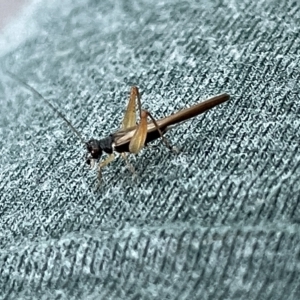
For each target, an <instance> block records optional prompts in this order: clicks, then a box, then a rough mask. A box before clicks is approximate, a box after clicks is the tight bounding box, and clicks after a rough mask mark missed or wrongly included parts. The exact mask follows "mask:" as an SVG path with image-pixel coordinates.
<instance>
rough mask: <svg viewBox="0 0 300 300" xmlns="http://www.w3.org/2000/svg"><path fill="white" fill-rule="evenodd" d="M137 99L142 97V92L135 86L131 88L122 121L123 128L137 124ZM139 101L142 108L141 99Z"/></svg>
mask: <svg viewBox="0 0 300 300" xmlns="http://www.w3.org/2000/svg"><path fill="white" fill-rule="evenodd" d="M136 99H140V94H139V90H138V88H137V87H136V86H133V87H131V90H130V96H129V102H128V105H127V108H126V111H125V115H124V119H123V122H122V129H127V128H129V127H132V126H135V125H136ZM138 102H139V109H140V101H138Z"/></svg>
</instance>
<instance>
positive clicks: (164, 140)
mask: <svg viewBox="0 0 300 300" xmlns="http://www.w3.org/2000/svg"><path fill="white" fill-rule="evenodd" d="M146 113H147V115H148V116H149V117H150V119H151V120H152V122H153V124H154V125H155V128H156V130H157V131H158V133H159V135H160V137H161V139H162V141H163V143H164V144H165V146H166V147H167V148H168V149H170V150H171V151H174V152H176V153H177V152H179V151H178V149H177V148H175V147H172V145H171V144H170V142H169V140H168V139H167V138H166V137H164V136H163V133H162V131H161V130H160V128H159V126H158V124H157V122H156V121H155V119H154V118H153V117H152V115H151V113H150V112H149V111H147V112H146Z"/></svg>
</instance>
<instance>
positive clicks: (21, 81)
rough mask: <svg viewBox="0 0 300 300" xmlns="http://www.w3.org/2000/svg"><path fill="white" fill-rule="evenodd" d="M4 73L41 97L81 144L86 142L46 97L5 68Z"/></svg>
mask: <svg viewBox="0 0 300 300" xmlns="http://www.w3.org/2000/svg"><path fill="white" fill-rule="evenodd" d="M6 73H7V74H8V75H9V76H10V77H11V78H13V79H14V80H16V81H18V82H19V83H21V84H22V85H23V86H24V87H25V88H27V89H28V90H29V91H31V92H32V93H33V94H34V95H36V96H37V97H39V98H40V99H42V100H43V101H44V102H45V103H46V104H47V105H48V106H49V107H50V108H52V109H53V110H54V111H55V112H56V113H57V114H58V115H59V116H60V117H61V118H62V119H63V120H64V121H65V122H66V123H67V124H68V125H69V127H70V128H71V129H72V131H73V132H74V133H75V134H76V135H77V137H78V138H79V139H80V141H81V142H82V143H83V144H86V143H85V141H84V139H83V138H82V136H81V134H80V133H79V131H78V130H77V129H76V128H75V127H74V126H73V125H72V124H71V122H70V121H69V120H68V119H67V118H66V117H65V116H64V115H63V114H62V113H61V112H60V111H59V110H58V109H57V108H56V107H55V106H53V104H51V102H49V101H48V100H47V99H45V98H44V97H43V96H42V95H41V94H40V93H39V92H38V91H37V90H36V89H34V88H33V87H31V86H30V85H29V84H27V83H26V82H25V81H23V80H22V79H21V78H19V77H18V76H17V75H16V74H14V73H12V72H10V71H8V70H6Z"/></svg>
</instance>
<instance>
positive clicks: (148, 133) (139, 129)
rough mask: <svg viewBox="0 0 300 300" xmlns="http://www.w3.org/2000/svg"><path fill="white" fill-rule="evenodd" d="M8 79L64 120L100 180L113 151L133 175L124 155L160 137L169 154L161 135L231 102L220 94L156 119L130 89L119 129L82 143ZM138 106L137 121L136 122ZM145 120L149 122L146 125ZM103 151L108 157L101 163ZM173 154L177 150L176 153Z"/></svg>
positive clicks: (23, 82)
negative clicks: (64, 124)
mask: <svg viewBox="0 0 300 300" xmlns="http://www.w3.org/2000/svg"><path fill="white" fill-rule="evenodd" d="M6 72H7V73H8V75H9V76H10V77H12V78H13V79H15V80H16V81H17V82H19V83H21V84H22V85H23V86H24V87H25V88H26V89H27V90H29V91H31V92H32V93H33V94H34V95H36V96H37V97H38V98H40V99H41V100H42V101H44V103H46V104H47V105H48V106H49V107H50V108H51V109H52V110H53V111H54V112H56V113H57V114H58V116H59V117H60V118H61V119H63V120H64V121H65V122H66V123H67V125H68V126H69V127H70V129H71V130H72V131H73V132H74V133H75V135H76V136H77V137H78V138H79V140H80V141H81V142H82V143H83V144H84V145H85V147H86V149H87V153H86V163H87V164H88V165H89V166H90V167H91V168H93V167H94V165H95V163H98V179H99V181H101V178H102V175H101V174H102V172H101V171H102V169H103V168H104V167H105V166H106V165H108V164H109V163H110V162H112V161H113V160H114V159H115V155H114V152H117V153H120V155H121V156H122V157H123V158H124V159H125V161H126V164H127V166H128V168H129V169H130V171H131V172H132V173H135V170H134V167H133V166H132V165H131V163H130V162H129V161H128V158H127V153H129V154H130V153H132V154H137V153H138V152H140V151H141V149H143V148H144V147H146V146H147V145H148V144H149V143H151V142H152V141H154V140H156V139H159V138H161V140H162V142H163V143H164V145H165V146H166V147H167V148H168V149H170V150H171V151H175V148H173V147H172V146H171V144H170V142H169V141H168V139H167V138H166V137H165V136H164V134H165V133H166V132H167V131H168V130H170V129H171V128H173V127H174V126H175V125H177V124H180V123H182V122H184V121H187V120H189V119H192V118H194V117H196V116H198V115H200V114H202V113H204V112H205V111H207V110H209V109H212V108H213V107H215V106H217V105H219V104H221V103H223V102H226V101H228V100H229V99H230V95H228V94H227V93H223V94H220V95H217V96H213V97H211V98H209V99H207V100H205V101H203V102H200V103H197V104H195V105H193V106H191V107H189V108H185V109H182V110H180V111H178V112H176V113H174V114H172V115H170V116H167V117H164V118H161V119H158V120H155V119H154V117H153V116H152V115H151V113H150V112H149V111H147V110H144V109H142V105H141V98H140V93H139V90H138V88H137V87H136V86H133V87H131V90H130V96H129V102H128V105H127V109H126V111H125V115H124V118H123V122H122V125H121V128H120V129H119V130H117V131H115V132H113V133H111V134H110V135H109V136H107V137H105V138H103V139H94V138H92V139H90V140H89V141H87V142H86V141H85V140H84V139H83V137H82V135H81V134H80V133H79V131H78V130H77V129H76V128H75V127H74V126H73V125H72V123H71V122H70V121H69V120H68V119H67V118H66V117H65V116H64V115H63V114H62V113H61V112H60V111H59V110H58V109H57V108H56V107H55V106H53V104H52V103H51V102H50V101H49V100H47V99H46V98H44V97H43V96H42V95H41V94H40V93H39V92H38V91H37V90H36V89H34V88H33V87H31V86H30V85H29V84H27V83H26V82H25V81H23V80H22V79H21V78H19V77H18V76H17V75H15V74H13V73H11V72H10V71H6ZM136 107H138V114H139V122H137V111H136ZM148 118H150V121H149V122H148ZM103 152H105V153H107V154H108V157H107V158H106V159H105V160H103V161H101V162H100V158H101V156H102V154H103ZM175 152H176V151H175Z"/></svg>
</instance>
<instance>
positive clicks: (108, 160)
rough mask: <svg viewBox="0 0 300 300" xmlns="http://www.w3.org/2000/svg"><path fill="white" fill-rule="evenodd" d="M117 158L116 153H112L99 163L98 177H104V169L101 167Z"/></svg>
mask: <svg viewBox="0 0 300 300" xmlns="http://www.w3.org/2000/svg"><path fill="white" fill-rule="evenodd" d="M114 159H115V155H114V154H113V153H112V154H110V155H109V156H108V157H107V158H106V159H105V160H103V161H102V162H100V163H99V165H98V179H99V181H101V179H102V171H101V169H102V168H104V167H105V166H107V165H108V164H109V163H111V162H112V161H113V160H114Z"/></svg>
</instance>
